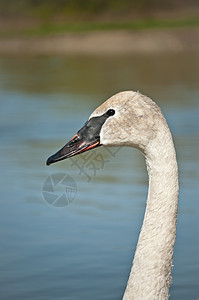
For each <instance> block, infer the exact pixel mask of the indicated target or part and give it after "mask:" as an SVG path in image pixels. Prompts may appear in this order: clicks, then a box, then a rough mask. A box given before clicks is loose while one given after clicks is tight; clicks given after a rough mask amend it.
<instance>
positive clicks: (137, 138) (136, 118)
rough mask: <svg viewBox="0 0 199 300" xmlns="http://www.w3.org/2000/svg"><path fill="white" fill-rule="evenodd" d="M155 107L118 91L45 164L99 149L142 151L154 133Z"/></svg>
mask: <svg viewBox="0 0 199 300" xmlns="http://www.w3.org/2000/svg"><path fill="white" fill-rule="evenodd" d="M160 116H162V114H161V112H160V109H159V108H158V106H157V105H156V104H155V103H154V102H153V101H152V100H151V99H149V98H148V97H146V96H144V95H142V94H140V93H138V92H133V91H125V92H120V93H118V94H116V95H114V96H112V97H111V98H109V99H108V100H107V101H105V102H104V103H103V104H102V105H101V106H99V107H98V108H97V109H96V110H95V111H94V112H93V113H92V114H91V116H90V117H89V119H88V121H87V122H86V123H85V125H84V126H83V127H82V128H81V129H80V130H79V131H78V132H77V134H76V135H75V136H74V137H73V138H72V139H71V140H70V141H69V142H68V143H67V144H66V145H65V146H64V147H63V148H62V149H60V150H59V151H58V152H57V153H55V154H54V155H52V156H51V157H49V158H48V160H47V162H46V163H47V165H50V164H52V163H54V162H57V161H60V160H63V159H66V158H69V157H72V156H74V155H77V154H80V153H82V152H85V151H87V150H90V149H93V148H96V147H99V146H105V147H106V146H107V147H110V146H130V147H134V148H138V149H140V150H141V151H142V152H145V149H146V147H147V145H148V144H149V142H150V141H151V140H153V139H154V138H155V136H156V134H157V131H158V128H159V126H158V125H159V124H158V122H159V121H160V120H161V119H164V118H163V117H161V118H160Z"/></svg>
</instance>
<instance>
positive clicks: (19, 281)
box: [0, 53, 199, 300]
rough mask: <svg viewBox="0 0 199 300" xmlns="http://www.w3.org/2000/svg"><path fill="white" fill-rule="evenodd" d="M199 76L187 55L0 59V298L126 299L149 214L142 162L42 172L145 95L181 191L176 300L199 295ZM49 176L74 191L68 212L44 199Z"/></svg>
mask: <svg viewBox="0 0 199 300" xmlns="http://www.w3.org/2000/svg"><path fill="white" fill-rule="evenodd" d="M198 73H199V60H198V57H197V54H194V53H192V54H175V55H161V56H157V55H155V56H153V55H148V56H132V57H131V56H127V57H117V56H115V57H25V58H22V57H21V58H20V57H17V58H8V57H7V58H5V57H4V58H2V59H0V103H1V109H0V134H1V144H0V149H1V156H0V160H1V175H0V184H1V217H0V222H1V226H0V228H1V229H0V234H1V236H0V239H1V248H0V249H1V250H0V256H1V260H0V261H1V262H0V264H1V265H0V276H1V297H2V299H5V300H7V299H13V298H14V299H38V300H40V299H42V300H44V299H48V300H50V299H53V300H54V299H73V300H77V299H96V300H102V299H106V300H107V299H114V300H115V299H121V296H122V293H123V290H124V288H125V284H126V280H127V278H128V274H129V271H130V266H131V261H132V257H133V252H134V250H135V246H136V242H137V237H138V233H139V229H140V226H141V223H142V217H143V214H144V208H145V199H146V194H147V184H148V183H147V174H146V168H145V164H144V160H143V157H142V156H141V155H140V153H139V152H138V151H137V150H134V151H133V150H132V149H118V152H117V153H112V152H108V151H107V150H106V149H96V150H95V151H93V152H90V153H93V154H92V155H93V158H90V160H91V159H93V160H94V161H95V163H96V161H97V158H96V157H97V155H102V156H103V158H104V161H103V164H102V163H101V164H98V168H97V169H95V170H92V168H91V167H90V166H89V164H88V163H89V157H88V156H87V157H86V155H87V154H86V153H85V154H83V155H82V156H81V157H77V158H75V159H73V160H68V161H65V162H62V163H58V164H56V165H53V166H51V167H48V168H47V167H46V166H45V160H46V158H47V157H48V156H49V155H50V154H52V153H54V152H55V151H56V150H57V149H59V148H60V146H62V145H63V144H64V143H65V141H66V140H68V139H69V138H71V137H72V136H73V134H74V133H75V132H76V131H77V130H78V129H79V128H80V127H81V126H82V124H83V123H84V122H85V121H86V119H87V117H88V116H89V114H90V113H91V112H92V110H93V109H94V108H95V107H96V106H98V105H99V104H100V103H101V102H103V101H104V100H105V99H106V98H107V97H108V96H110V95H112V94H113V93H115V92H117V91H120V90H125V89H135V90H140V91H141V92H143V93H146V94H148V95H149V96H152V97H153V99H155V100H156V101H157V102H158V103H159V104H160V106H161V108H162V110H163V112H164V114H165V115H166V117H167V120H168V123H169V125H170V127H171V129H172V132H173V134H174V139H175V144H176V148H177V155H178V161H179V170H180V183H181V189H180V201H179V217H178V232H177V240H176V247H175V258H174V266H175V267H174V271H173V277H174V280H173V284H172V288H171V299H175V300H176V299H179V300H183V299H184V300H185V299H197V298H198V297H199V288H198V282H199V256H198V252H199V238H198V230H197V229H198V225H199V224H198V223H199V221H198V219H199V202H198V190H199V188H198V179H199V154H198V149H199V121H198V113H199V88H198ZM89 155H90V154H89ZM83 162H84V164H85V166H84V169H83V170H81V169H80V168H79V166H80V165H82V163H83ZM85 162H88V163H87V165H86V163H85ZM54 173H66V174H69V175H70V176H72V177H73V179H74V180H75V182H76V184H77V195H76V199H75V200H74V201H73V203H72V204H70V205H68V206H66V207H63V208H54V207H52V206H50V205H49V204H48V203H46V202H45V200H44V199H43V197H42V193H41V190H42V185H43V183H44V181H45V179H46V177H47V176H49V175H51V174H54Z"/></svg>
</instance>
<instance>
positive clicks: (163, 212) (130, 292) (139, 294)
mask: <svg viewBox="0 0 199 300" xmlns="http://www.w3.org/2000/svg"><path fill="white" fill-rule="evenodd" d="M163 141H164V142H163ZM144 155H145V157H146V164H147V170H148V174H149V190H148V199H147V205H146V211H145V216H144V221H143V225H142V229H141V232H140V235H139V239H138V244H137V248H136V252H135V256H134V260H133V266H132V269H131V273H130V276H129V280H128V284H127V287H126V290H125V293H124V297H123V300H132V299H136V300H139V299H153V300H155V299H168V297H169V287H170V284H171V269H172V260H173V249H174V244H175V235H176V220H177V205H178V168H177V162H176V154H175V149H174V145H173V141H172V137H171V134H170V131H169V130H168V128H167V130H166V131H165V134H164V136H163V135H161V136H160V137H159V138H158V137H157V138H156V139H155V140H154V141H153V142H152V144H151V145H149V146H148V148H147V150H146V151H145V153H144Z"/></svg>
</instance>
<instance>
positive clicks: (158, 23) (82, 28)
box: [0, 18, 199, 37]
mask: <svg viewBox="0 0 199 300" xmlns="http://www.w3.org/2000/svg"><path fill="white" fill-rule="evenodd" d="M194 26H199V18H187V19H182V20H154V19H146V20H140V21H132V22H130V21H129V22H76V23H74V22H70V23H65V24H64V23H44V24H41V25H39V26H35V27H33V28H29V29H25V28H23V29H11V30H0V36H24V37H27V36H30V37H36V36H46V35H56V34H64V33H80V32H89V31H90V32H91V31H105V30H143V29H161V28H180V27H194Z"/></svg>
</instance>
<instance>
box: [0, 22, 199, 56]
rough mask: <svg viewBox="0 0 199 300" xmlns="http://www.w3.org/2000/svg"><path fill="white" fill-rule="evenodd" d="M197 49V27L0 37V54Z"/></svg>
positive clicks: (151, 51) (66, 53)
mask: <svg viewBox="0 0 199 300" xmlns="http://www.w3.org/2000/svg"><path fill="white" fill-rule="evenodd" d="M198 50H199V27H194V28H193V27H192V28H175V29H174V28H172V29H146V30H137V31H136V30H134V31H131V30H106V31H93V32H81V33H66V34H57V35H48V36H43V37H0V55H30V54H31V55H68V54H83V55H86V54H111V55H114V54H125V53H126V54H131V53H163V52H181V51H198Z"/></svg>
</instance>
